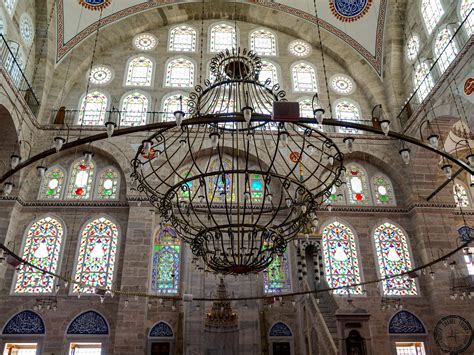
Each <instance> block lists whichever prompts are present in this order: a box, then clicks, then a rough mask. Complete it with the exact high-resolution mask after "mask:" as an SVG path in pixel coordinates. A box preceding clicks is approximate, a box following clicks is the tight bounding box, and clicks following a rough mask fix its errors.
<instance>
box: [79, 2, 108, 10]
mask: <svg viewBox="0 0 474 355" xmlns="http://www.w3.org/2000/svg"><path fill="white" fill-rule="evenodd" d="M111 2H112V0H79V5H82V6H84V7H85V8H86V9H88V10H92V11H102V10H103V9H105V8H106V7H107V6H109V5H110V3H111Z"/></svg>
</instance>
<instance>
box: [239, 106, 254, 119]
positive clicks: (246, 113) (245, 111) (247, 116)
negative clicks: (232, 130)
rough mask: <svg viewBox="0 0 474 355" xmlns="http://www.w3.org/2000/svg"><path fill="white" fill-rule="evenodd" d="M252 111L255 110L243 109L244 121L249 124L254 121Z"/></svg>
mask: <svg viewBox="0 0 474 355" xmlns="http://www.w3.org/2000/svg"><path fill="white" fill-rule="evenodd" d="M252 111H253V109H252V108H251V107H248V106H246V107H244V108H243V109H242V113H243V114H244V119H245V122H247V123H249V122H250V120H251V119H252Z"/></svg>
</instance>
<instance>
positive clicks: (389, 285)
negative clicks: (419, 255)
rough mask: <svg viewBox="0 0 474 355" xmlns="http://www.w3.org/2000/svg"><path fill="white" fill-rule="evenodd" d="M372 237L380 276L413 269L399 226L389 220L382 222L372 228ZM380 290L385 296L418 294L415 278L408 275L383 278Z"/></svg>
mask: <svg viewBox="0 0 474 355" xmlns="http://www.w3.org/2000/svg"><path fill="white" fill-rule="evenodd" d="M372 237H373V242H374V244H375V252H376V257H377V264H378V271H379V273H380V277H381V278H386V277H390V276H393V275H398V274H401V273H403V272H407V271H409V270H412V269H413V262H412V256H411V253H410V247H409V245H408V238H407V236H406V234H405V232H403V231H402V229H401V228H400V227H399V226H397V225H395V224H393V223H391V222H390V221H386V222H383V223H382V224H380V225H379V226H377V227H376V228H375V229H374V231H373V235H372ZM382 291H383V294H384V295H385V296H415V295H418V288H417V285H416V281H415V279H412V278H410V277H408V276H398V277H394V278H389V279H387V280H384V281H383V282H382Z"/></svg>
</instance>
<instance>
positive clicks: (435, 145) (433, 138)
mask: <svg viewBox="0 0 474 355" xmlns="http://www.w3.org/2000/svg"><path fill="white" fill-rule="evenodd" d="M428 142H429V143H430V145H431V146H432V147H433V148H434V149H438V143H439V136H438V135H437V134H432V135H431V136H429V137H428Z"/></svg>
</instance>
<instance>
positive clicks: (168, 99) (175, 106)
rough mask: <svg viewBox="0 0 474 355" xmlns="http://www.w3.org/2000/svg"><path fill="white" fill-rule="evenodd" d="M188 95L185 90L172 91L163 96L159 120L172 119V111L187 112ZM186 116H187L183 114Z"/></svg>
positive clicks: (166, 120)
mask: <svg viewBox="0 0 474 355" xmlns="http://www.w3.org/2000/svg"><path fill="white" fill-rule="evenodd" d="M188 102H189V95H188V94H187V93H185V92H172V93H170V94H168V95H166V96H165V97H163V102H162V104H161V112H162V116H161V121H162V122H168V121H174V120H175V117H174V112H175V111H183V112H184V113H185V114H186V115H188V114H189V106H188ZM185 118H187V116H185Z"/></svg>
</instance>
